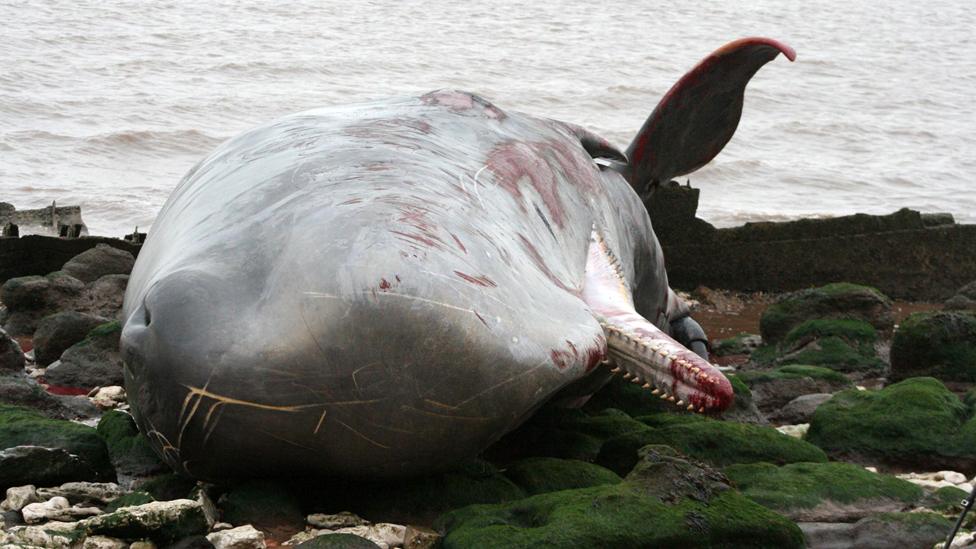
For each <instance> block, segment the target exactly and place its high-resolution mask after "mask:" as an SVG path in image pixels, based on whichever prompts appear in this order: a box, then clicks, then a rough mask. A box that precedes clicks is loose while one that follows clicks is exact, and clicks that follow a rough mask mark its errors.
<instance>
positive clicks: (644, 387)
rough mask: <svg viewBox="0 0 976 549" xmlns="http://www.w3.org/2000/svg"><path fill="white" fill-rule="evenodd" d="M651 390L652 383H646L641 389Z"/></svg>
mask: <svg viewBox="0 0 976 549" xmlns="http://www.w3.org/2000/svg"><path fill="white" fill-rule="evenodd" d="M650 388H651V384H650V383H645V384H643V385H641V389H650Z"/></svg>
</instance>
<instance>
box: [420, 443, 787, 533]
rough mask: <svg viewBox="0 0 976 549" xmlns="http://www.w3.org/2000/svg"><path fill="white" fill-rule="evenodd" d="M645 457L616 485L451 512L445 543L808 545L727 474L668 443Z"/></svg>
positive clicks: (445, 520)
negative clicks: (680, 453) (692, 459)
mask: <svg viewBox="0 0 976 549" xmlns="http://www.w3.org/2000/svg"><path fill="white" fill-rule="evenodd" d="M642 460H643V461H642V462H641V464H639V465H638V466H637V467H635V469H634V471H633V472H632V473H631V474H630V475H628V476H627V478H626V479H625V480H624V482H621V483H618V484H613V485H604V486H595V487H590V488H581V489H576V490H564V491H560V492H550V493H546V494H540V495H536V496H532V497H529V498H526V499H522V500H519V501H515V502H509V503H504V504H499V505H474V506H470V507H465V508H463V509H459V510H456V511H453V512H451V513H449V514H447V515H445V516H444V517H441V518H440V519H438V521H437V524H436V526H437V527H438V528H439V529H440V530H442V531H444V532H446V535H445V538H444V540H443V547H444V548H445V549H452V548H460V547H465V548H466V547H488V548H491V547H505V548H509V547H526V548H528V547H533V548H535V547H607V548H615V547H620V548H639V547H783V548H787V547H803V536H802V533H801V532H800V531H799V529H798V528H797V527H796V525H795V524H793V523H792V522H790V521H788V520H786V519H785V518H783V517H781V516H779V515H777V514H775V513H773V512H771V511H769V510H767V509H764V508H763V507H761V506H759V505H756V504H755V503H753V502H751V501H749V500H748V499H746V498H745V497H743V496H742V495H741V494H739V493H738V492H736V491H735V490H732V489H730V487H729V485H728V483H727V480H726V479H725V478H724V477H723V476H722V475H720V474H718V473H716V472H714V471H711V470H709V469H708V468H707V467H702V466H699V465H697V464H694V463H691V462H689V461H687V460H685V459H684V458H682V457H680V456H678V455H677V454H676V453H675V452H674V451H673V450H670V449H668V448H666V447H664V448H662V447H654V448H650V449H648V451H645V452H643V453H642Z"/></svg>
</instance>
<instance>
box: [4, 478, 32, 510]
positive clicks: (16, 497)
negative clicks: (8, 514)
mask: <svg viewBox="0 0 976 549" xmlns="http://www.w3.org/2000/svg"><path fill="white" fill-rule="evenodd" d="M39 501H41V498H40V497H38V495H37V488H35V487H34V485H33V484H28V485H27V486H14V487H12V488H7V499H5V500H3V503H0V508H2V509H6V510H7V511H20V510H21V509H23V508H24V506H25V505H27V504H28V503H37V502H39Z"/></svg>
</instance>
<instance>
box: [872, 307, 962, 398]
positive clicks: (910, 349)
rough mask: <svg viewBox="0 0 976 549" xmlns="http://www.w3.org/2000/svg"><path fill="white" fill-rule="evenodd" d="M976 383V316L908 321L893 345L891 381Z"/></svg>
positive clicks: (938, 315) (941, 314)
mask: <svg viewBox="0 0 976 549" xmlns="http://www.w3.org/2000/svg"><path fill="white" fill-rule="evenodd" d="M916 376H932V377H936V378H939V379H941V380H943V381H966V382H973V381H976V313H964V312H949V311H938V312H932V313H915V314H913V315H911V316H909V317H908V318H907V319H905V321H904V322H902V323H901V325H899V326H898V330H896V331H895V335H894V338H893V339H892V341H891V377H892V378H894V379H896V380H900V379H906V378H909V377H916Z"/></svg>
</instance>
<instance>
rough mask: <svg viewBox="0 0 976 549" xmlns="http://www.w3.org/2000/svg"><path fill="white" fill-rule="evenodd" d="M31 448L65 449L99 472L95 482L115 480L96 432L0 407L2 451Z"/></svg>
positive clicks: (20, 409)
mask: <svg viewBox="0 0 976 549" xmlns="http://www.w3.org/2000/svg"><path fill="white" fill-rule="evenodd" d="M28 445H29V446H43V447H45V448H60V449H63V450H65V451H67V452H68V453H71V454H74V455H76V456H78V457H79V458H81V459H82V460H83V461H84V462H85V463H86V465H87V466H89V467H90V468H91V469H92V470H93V471H95V472H96V478H95V479H93V480H114V479H115V471H114V470H113V469H112V465H111V463H110V461H109V455H108V451H107V450H106V448H105V443H104V442H102V439H101V438H100V437H99V436H98V434H97V433H96V431H95V429H93V428H91V427H88V426H85V425H79V424H77V423H73V422H71V421H63V420H57V419H49V418H47V417H44V416H42V415H41V414H39V413H37V412H35V411H33V410H28V409H26V408H20V407H17V406H9V405H6V404H0V448H11V447H13V446H28Z"/></svg>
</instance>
